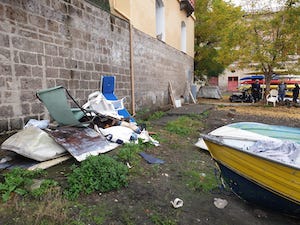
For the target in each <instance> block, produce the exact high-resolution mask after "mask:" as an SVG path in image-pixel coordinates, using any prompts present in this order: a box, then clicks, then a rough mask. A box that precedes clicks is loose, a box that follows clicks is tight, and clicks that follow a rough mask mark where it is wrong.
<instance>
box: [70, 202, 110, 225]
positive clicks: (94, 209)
mask: <svg viewBox="0 0 300 225" xmlns="http://www.w3.org/2000/svg"><path fill="white" fill-rule="evenodd" d="M76 207H77V208H78V210H79V212H78V213H77V214H76V220H74V221H72V223H71V224H72V225H81V224H82V225H84V224H99V225H100V224H103V223H104V222H105V219H106V216H107V215H109V212H108V211H107V209H106V207H104V206H102V205H100V206H99V205H97V206H95V205H93V206H87V205H76Z"/></svg>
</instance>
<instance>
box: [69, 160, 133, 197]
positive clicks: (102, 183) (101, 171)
mask: <svg viewBox="0 0 300 225" xmlns="http://www.w3.org/2000/svg"><path fill="white" fill-rule="evenodd" d="M71 169H72V173H71V174H69V176H68V179H67V180H68V188H67V190H66V191H65V194H66V196H67V198H69V199H75V198H77V197H78V196H79V195H80V193H85V194H90V193H92V192H94V191H100V192H108V191H111V190H116V189H119V188H121V187H124V186H126V185H127V183H128V181H127V176H128V168H127V167H126V166H125V165H124V164H122V163H120V162H118V161H116V160H115V159H113V158H111V157H109V156H106V155H100V156H89V157H88V158H87V159H86V160H85V161H83V162H82V163H81V165H80V166H79V167H78V166H76V165H73V166H72V168H71Z"/></svg>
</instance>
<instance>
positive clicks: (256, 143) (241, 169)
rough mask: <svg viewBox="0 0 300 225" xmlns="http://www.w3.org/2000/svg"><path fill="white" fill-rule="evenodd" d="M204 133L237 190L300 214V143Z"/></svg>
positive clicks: (259, 201)
mask: <svg viewBox="0 0 300 225" xmlns="http://www.w3.org/2000/svg"><path fill="white" fill-rule="evenodd" d="M241 131H242V130H241ZM247 132H249V131H247ZM250 133H251V132H250ZM201 137H202V138H203V140H204V142H205V144H206V146H207V147H208V150H209V152H210V154H211V156H212V158H213V159H214V160H215V161H216V163H217V165H218V167H219V169H220V171H221V175H222V177H223V178H224V180H225V182H226V184H227V185H228V186H229V187H230V188H231V190H232V191H233V192H234V193H235V194H237V195H238V196H239V197H241V198H242V199H244V200H246V201H248V202H251V203H254V204H258V205H261V206H264V207H267V208H270V209H275V210H278V211H279V212H282V213H287V214H292V215H296V216H300V145H299V144H297V143H296V142H293V141H290V140H279V139H276V138H272V137H269V138H270V139H268V138H267V139H264V140H254V139H253V138H251V137H249V138H248V136H244V137H243V138H242V137H237V138H236V139H234V138H233V137H231V138H223V137H218V136H215V135H202V136H201Z"/></svg>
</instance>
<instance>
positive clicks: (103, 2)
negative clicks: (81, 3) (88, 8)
mask: <svg viewBox="0 0 300 225" xmlns="http://www.w3.org/2000/svg"><path fill="white" fill-rule="evenodd" d="M87 1H88V2H90V3H92V4H93V5H95V6H98V7H100V8H101V9H103V10H105V11H108V12H109V11H110V5H109V0H87Z"/></svg>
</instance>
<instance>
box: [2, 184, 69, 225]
mask: <svg viewBox="0 0 300 225" xmlns="http://www.w3.org/2000/svg"><path fill="white" fill-rule="evenodd" d="M67 206H68V204H67V201H66V200H65V199H64V198H63V196H62V193H61V189H60V187H51V188H49V189H48V190H47V192H45V193H44V194H43V195H42V196H41V197H40V198H39V199H35V198H34V199H30V201H28V198H24V197H23V196H20V195H14V197H13V198H11V199H10V201H8V202H6V203H3V205H1V207H5V214H2V212H1V218H2V219H4V221H5V220H7V221H13V224H33V225H40V224H45V225H46V224H47V225H59V224H61V225H63V224H69V223H68V222H69V217H68V210H67V209H68V208H67ZM3 213H4V211H3ZM4 224H6V223H4ZM7 224H11V223H7Z"/></svg>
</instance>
